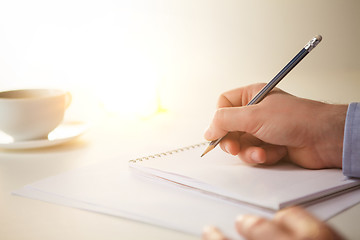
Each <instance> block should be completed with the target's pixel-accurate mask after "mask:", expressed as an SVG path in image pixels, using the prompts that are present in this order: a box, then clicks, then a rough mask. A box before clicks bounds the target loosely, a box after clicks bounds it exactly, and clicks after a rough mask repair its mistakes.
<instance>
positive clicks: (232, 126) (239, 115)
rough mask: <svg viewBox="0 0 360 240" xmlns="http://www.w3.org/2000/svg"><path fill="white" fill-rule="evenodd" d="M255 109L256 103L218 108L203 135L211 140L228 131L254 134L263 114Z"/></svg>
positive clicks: (261, 121)
mask: <svg viewBox="0 0 360 240" xmlns="http://www.w3.org/2000/svg"><path fill="white" fill-rule="evenodd" d="M257 109H258V106H256V105H252V106H247V107H230V108H220V109H218V110H217V111H216V112H215V115H214V117H213V120H212V122H211V124H210V126H209V128H208V129H207V130H206V132H205V134H204V137H205V138H206V139H207V140H209V141H212V140H216V139H219V138H221V137H224V136H225V135H226V134H227V133H228V132H247V133H251V134H255V133H256V132H257V131H258V129H259V128H260V127H261V124H262V123H263V122H264V119H263V117H264V116H263V114H261V112H260V111H258V110H257Z"/></svg>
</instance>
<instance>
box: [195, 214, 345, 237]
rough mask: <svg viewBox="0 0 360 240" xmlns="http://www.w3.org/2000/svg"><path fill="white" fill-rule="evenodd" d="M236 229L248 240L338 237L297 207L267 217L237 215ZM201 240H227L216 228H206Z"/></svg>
mask: <svg viewBox="0 0 360 240" xmlns="http://www.w3.org/2000/svg"><path fill="white" fill-rule="evenodd" d="M235 227H236V230H237V231H238V233H239V234H240V235H242V236H243V237H244V238H245V239H251V240H257V239H259V240H266V239H276V240H300V239H309V240H310V239H311V240H327V239H331V240H340V239H343V238H342V237H341V236H340V235H339V234H338V233H337V232H335V231H334V230H333V229H332V228H330V227H329V226H327V225H326V224H325V223H323V222H321V221H319V220H318V219H316V218H315V217H313V216H312V215H310V214H309V213H308V212H306V211H305V210H303V209H302V208H300V207H292V208H287V209H284V210H281V211H279V212H277V214H276V215H275V216H274V219H272V220H269V219H265V218H261V217H257V216H252V215H244V216H240V217H239V218H238V219H237V220H236V223H235ZM202 239H203V240H226V239H227V238H226V237H225V236H224V235H223V234H222V233H221V232H220V231H219V230H218V229H217V228H215V227H206V228H204V232H203V238H202Z"/></svg>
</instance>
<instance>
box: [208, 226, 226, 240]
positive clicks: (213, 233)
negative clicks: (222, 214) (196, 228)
mask: <svg viewBox="0 0 360 240" xmlns="http://www.w3.org/2000/svg"><path fill="white" fill-rule="evenodd" d="M202 239H203V240H227V238H226V237H225V236H224V235H223V234H222V233H221V232H220V230H219V229H217V228H216V227H213V226H207V227H205V228H204V229H203V235H202Z"/></svg>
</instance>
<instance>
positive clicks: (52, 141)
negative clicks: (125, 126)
mask: <svg viewBox="0 0 360 240" xmlns="http://www.w3.org/2000/svg"><path fill="white" fill-rule="evenodd" d="M87 129H88V124H86V123H84V122H64V123H62V124H61V125H59V126H58V127H57V128H56V129H54V130H53V131H52V132H51V133H49V136H48V138H47V139H34V140H29V141H14V140H13V139H12V138H11V137H10V136H8V135H6V134H5V133H3V132H1V131H0V148H5V149H31V148H43V147H50V146H54V145H58V144H62V143H65V142H68V141H70V140H73V139H75V138H77V137H78V136H80V135H81V134H83V133H84V132H85V131H86V130H87Z"/></svg>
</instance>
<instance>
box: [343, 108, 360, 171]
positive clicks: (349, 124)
mask: <svg viewBox="0 0 360 240" xmlns="http://www.w3.org/2000/svg"><path fill="white" fill-rule="evenodd" d="M343 174H344V175H345V176H348V177H360V103H350V104H349V107H348V110H347V114H346V121H345V131H344V143H343Z"/></svg>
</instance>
